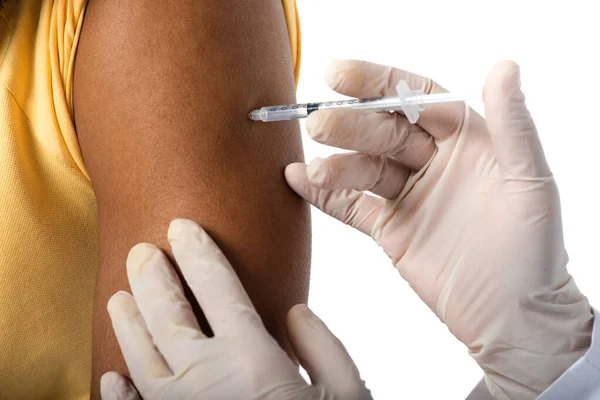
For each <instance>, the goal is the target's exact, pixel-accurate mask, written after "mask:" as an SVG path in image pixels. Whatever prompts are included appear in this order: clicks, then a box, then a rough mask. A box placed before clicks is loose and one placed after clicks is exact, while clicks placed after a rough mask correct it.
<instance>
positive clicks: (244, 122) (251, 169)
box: [74, 0, 310, 398]
mask: <svg viewBox="0 0 600 400" xmlns="http://www.w3.org/2000/svg"><path fill="white" fill-rule="evenodd" d="M74 79H75V81H74V106H75V121H76V126H77V132H78V135H79V141H80V145H81V148H82V151H83V155H84V158H85V162H86V166H87V167H88V170H89V173H90V177H91V180H92V184H93V186H94V190H95V193H96V197H97V202H98V214H99V219H100V221H99V223H100V260H99V270H98V277H97V285H96V294H95V301H94V317H93V332H94V334H93V374H92V398H99V380H100V377H101V375H102V374H103V373H104V372H106V371H109V370H116V371H118V372H121V373H125V374H126V373H127V370H126V367H125V364H124V361H123V358H122V356H121V352H120V350H119V347H118V344H117V342H116V339H115V337H114V334H113V331H112V327H111V323H110V319H109V316H108V313H107V311H106V304H107V301H108V299H109V298H110V296H111V295H112V294H114V293H115V292H117V291H118V290H127V291H129V285H128V283H127V276H126V270H125V260H126V258H127V254H128V252H129V250H130V249H131V247H133V246H134V245H135V244H137V243H140V242H148V243H152V244H155V245H157V246H158V247H159V248H161V249H162V250H163V251H165V253H166V254H167V255H168V256H169V258H170V259H171V260H172V262H173V263H174V261H173V260H174V259H173V256H172V253H171V251H170V247H169V244H168V242H167V229H168V226H169V223H170V221H172V220H173V219H175V218H190V219H193V220H195V221H197V222H198V223H200V224H201V225H202V226H203V227H204V228H205V229H206V230H207V231H208V232H209V233H210V235H211V236H212V237H213V238H214V239H215V241H216V242H217V244H219V246H221V248H222V249H223V250H224V252H225V254H226V255H227V256H228V257H229V260H230V261H231V263H232V265H233V266H234V268H235V269H236V271H237V273H238V275H239V276H240V279H241V280H242V283H243V284H244V286H245V288H246V289H247V291H248V293H249V295H250V298H251V299H252V301H253V302H254V304H255V306H256V308H257V309H258V311H259V313H260V315H261V316H262V318H263V321H264V322H265V325H266V327H267V329H268V330H269V331H270V332H271V333H272V334H273V335H274V336H275V338H276V339H277V340H278V341H279V342H280V343H281V344H282V345H283V346H284V348H286V349H287V350H289V345H288V343H287V339H286V337H285V331H284V322H285V315H286V313H287V311H288V309H289V308H290V307H291V306H293V305H294V304H297V303H303V302H306V300H307V293H308V280H309V259H310V233H309V232H310V220H309V210H308V207H307V205H305V204H304V203H303V202H302V201H301V199H300V198H298V197H297V196H295V195H294V194H293V192H292V191H291V190H290V189H289V188H288V187H287V185H286V184H285V181H284V178H283V168H284V167H285V166H286V165H287V164H289V163H291V162H295V161H301V160H303V155H302V150H301V141H300V134H299V127H298V125H297V123H294V122H284V123H271V124H265V123H262V122H261V123H258V122H250V121H249V120H248V117H247V114H248V111H249V110H251V109H254V108H257V107H259V106H261V105H265V104H280V103H292V102H294V101H295V98H294V93H295V87H294V79H293V71H292V63H291V53H290V48H289V39H288V33H287V27H286V24H285V20H284V13H283V8H282V5H281V2H280V0H261V1H254V0H235V1H222V0H180V1H177V2H175V1H166V2H156V1H149V0H132V1H119V0H104V1H99V0H90V3H89V6H88V9H87V13H86V17H85V22H84V25H83V31H82V35H81V40H80V44H79V48H78V52H77V58H76V64H75V78H74ZM174 265H176V264H175V263H174ZM190 297H191V296H190ZM193 302H194V303H196V302H195V301H193ZM195 311H196V314H197V315H198V317H199V319H200V320H201V321H202V324H203V326H205V327H206V322H205V321H204V320H203V317H202V316H201V311H200V310H199V308H198V307H197V303H196V304H195Z"/></svg>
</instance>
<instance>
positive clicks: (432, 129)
mask: <svg viewBox="0 0 600 400" xmlns="http://www.w3.org/2000/svg"><path fill="white" fill-rule="evenodd" d="M325 80H326V81H327V84H328V85H329V86H331V88H332V89H333V90H335V91H336V92H338V93H341V94H344V95H346V96H351V97H374V96H396V95H397V92H396V85H397V84H398V83H399V82H400V81H402V80H404V81H406V82H407V83H408V86H409V87H410V88H411V89H412V90H422V91H423V92H425V93H426V94H431V93H444V92H447V90H446V89H444V88H443V87H441V86H440V85H439V84H437V83H436V82H434V81H433V80H432V79H430V78H426V77H423V76H421V75H417V74H414V73H412V72H408V71H405V70H402V69H399V68H393V67H388V66H384V65H380V64H374V63H369V62H366V61H358V60H336V61H333V62H332V63H331V65H330V66H329V68H328V70H327V73H326V75H325ZM464 118H465V105H464V103H461V102H455V103H444V104H432V105H430V106H428V107H427V109H426V110H425V111H423V112H422V113H421V116H420V117H419V120H418V121H417V124H418V125H419V126H421V127H422V128H423V129H425V130H426V131H427V132H429V134H430V135H431V136H433V137H434V138H436V139H444V138H446V137H448V136H451V135H453V134H455V133H457V132H458V130H459V128H460V126H462V122H463V121H464Z"/></svg>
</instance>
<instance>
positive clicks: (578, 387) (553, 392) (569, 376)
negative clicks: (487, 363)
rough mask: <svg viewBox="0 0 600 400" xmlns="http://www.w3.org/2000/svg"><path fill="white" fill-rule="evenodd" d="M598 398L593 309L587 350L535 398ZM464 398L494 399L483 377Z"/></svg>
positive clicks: (597, 316) (599, 359)
mask: <svg viewBox="0 0 600 400" xmlns="http://www.w3.org/2000/svg"><path fill="white" fill-rule="evenodd" d="M565 399H577V400H600V312H598V311H596V310H594V330H593V332H592V343H591V345H590V348H589V349H588V351H587V352H586V353H585V354H584V355H583V357H581V358H580V359H579V360H577V361H575V363H574V364H573V365H571V367H570V368H569V369H568V370H566V371H565V373H564V374H562V375H561V376H560V377H559V378H558V379H557V380H556V381H554V383H553V384H552V385H550V387H549V388H548V389H546V390H545V391H544V392H543V393H542V394H540V395H539V396H538V398H537V400H565ZM466 400H494V398H493V397H492V395H490V393H489V391H488V390H487V387H486V385H485V383H484V381H483V379H482V380H481V381H480V382H479V383H478V384H477V386H475V388H474V389H473V391H472V392H471V393H470V394H469V396H467V398H466Z"/></svg>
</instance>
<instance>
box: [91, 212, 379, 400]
mask: <svg viewBox="0 0 600 400" xmlns="http://www.w3.org/2000/svg"><path fill="white" fill-rule="evenodd" d="M168 237H169V243H170V244H171V248H172V249H173V254H174V256H175V259H176V261H177V264H178V265H179V267H180V268H181V272H182V274H183V276H184V277H185V279H186V281H187V283H188V284H189V286H190V288H191V290H192V292H193V293H194V296H195V297H196V299H197V300H198V303H199V304H200V306H201V307H202V309H203V311H204V313H205V315H206V317H207V320H208V322H209V323H210V325H211V328H212V330H213V331H214V333H215V336H214V337H212V338H208V337H206V335H205V334H204V333H203V332H202V330H201V329H200V327H199V325H198V322H197V320H196V318H195V316H194V314H193V312H192V308H191V306H190V304H189V302H188V301H187V300H186V298H185V297H184V294H183V291H182V287H181V283H180V281H179V279H178V277H177V275H176V273H175V271H174V270H173V268H172V266H171V265H170V263H169V261H168V259H167V258H166V256H165V255H164V253H163V252H162V251H160V249H158V248H156V247H154V246H152V245H150V244H138V245H136V246H135V247H133V248H132V249H131V251H130V253H129V256H128V258H127V274H128V278H129V283H130V285H131V290H132V292H133V296H132V295H130V294H128V293H126V292H119V293H117V294H115V295H114V296H113V297H112V298H111V299H110V301H109V303H108V311H109V313H110V316H111V319H112V323H113V328H114V330H115V334H116V336H117V340H118V342H119V345H120V347H121V350H122V352H123V356H124V357H125V361H126V363H127V367H128V368H129V372H130V373H131V377H132V379H133V383H134V384H135V387H136V388H137V390H138V391H139V393H140V394H141V396H142V397H143V398H144V399H146V400H153V399H168V400H171V399H211V400H219V399H223V400H229V399H236V400H243V399H265V400H268V399H273V400H286V399H289V400H292V399H303V400H304V399H315V400H317V399H330V400H333V399H340V400H341V399H344V400H345V399H356V400H358V399H370V398H371V396H370V393H369V391H368V390H367V389H366V388H365V386H364V382H363V381H362V380H361V379H360V376H359V373H358V370H357V369H356V366H355V365H354V363H353V362H352V359H351V358H350V356H349V355H348V353H347V352H346V350H345V349H344V346H343V345H342V344H341V343H340V342H339V340H337V338H335V336H333V335H332V334H331V332H330V331H329V330H328V329H327V327H326V326H325V324H324V323H323V322H322V321H321V320H320V319H319V318H317V317H316V316H315V315H314V314H313V313H312V312H311V311H310V310H309V309H308V307H306V306H304V305H298V306H295V307H294V308H292V309H291V310H290V312H289V314H288V321H287V323H288V330H289V332H288V333H289V338H290V342H291V344H292V346H293V348H294V351H295V353H296V355H297V356H298V358H299V359H300V361H301V363H302V365H303V366H304V368H305V369H306V370H307V372H308V373H309V375H310V377H311V380H312V382H313V385H312V386H310V385H308V384H306V382H305V381H304V379H303V378H302V377H301V376H300V374H299V372H298V368H297V367H296V366H295V365H294V364H293V363H292V361H291V360H290V359H289V358H288V356H287V354H286V353H285V352H284V351H283V350H282V349H281V348H280V347H279V345H278V344H277V342H276V341H275V339H273V338H272V337H271V336H270V335H269V334H268V332H267V331H266V330H265V328H264V326H263V323H262V321H261V319H260V317H259V315H258V314H257V313H256V310H255V309H254V306H253V305H252V303H251V302H250V299H249V298H248V296H247V294H246V292H245V290H244V289H243V287H242V285H241V283H240V281H239V279H238V278H237V276H236V274H235V272H234V270H233V269H232V268H231V266H230V265H229V262H228V261H227V259H226V258H225V256H224V255H223V253H221V251H220V250H219V248H218V247H217V246H216V244H215V243H214V242H213V241H212V240H211V238H210V237H209V236H208V235H207V234H206V232H205V231H204V230H203V229H202V228H201V227H200V226H198V225H197V224H196V223H195V222H193V221H190V220H184V219H177V220H174V221H173V222H172V223H171V225H170V227H169V234H168ZM101 391H102V398H103V399H104V400H109V399H112V400H116V399H120V400H123V399H127V400H135V399H139V397H138V394H137V392H136V390H135V389H134V388H133V386H131V384H130V383H129V382H128V381H127V380H126V379H125V378H124V377H122V376H120V375H118V374H117V373H115V372H110V373H107V374H105V375H104V376H103V377H102V382H101Z"/></svg>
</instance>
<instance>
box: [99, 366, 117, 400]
mask: <svg viewBox="0 0 600 400" xmlns="http://www.w3.org/2000/svg"><path fill="white" fill-rule="evenodd" d="M114 375H115V373H114V372H107V373H106V374H104V375H102V378H100V394H101V395H102V400H117V399H118V397H117V394H116V393H115V391H114V387H115V385H116V382H115V376H114Z"/></svg>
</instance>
